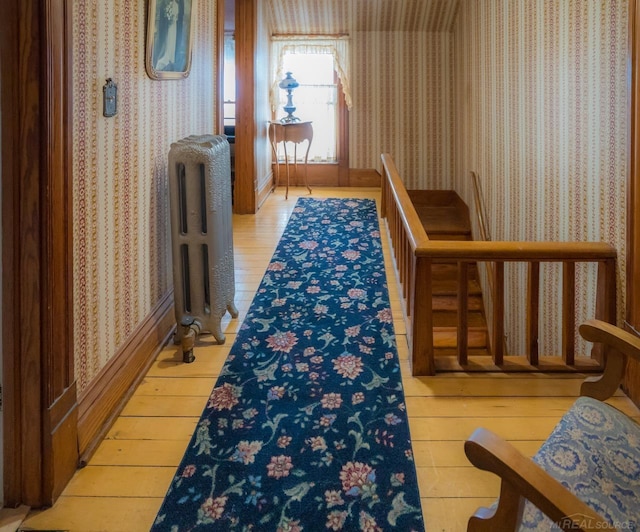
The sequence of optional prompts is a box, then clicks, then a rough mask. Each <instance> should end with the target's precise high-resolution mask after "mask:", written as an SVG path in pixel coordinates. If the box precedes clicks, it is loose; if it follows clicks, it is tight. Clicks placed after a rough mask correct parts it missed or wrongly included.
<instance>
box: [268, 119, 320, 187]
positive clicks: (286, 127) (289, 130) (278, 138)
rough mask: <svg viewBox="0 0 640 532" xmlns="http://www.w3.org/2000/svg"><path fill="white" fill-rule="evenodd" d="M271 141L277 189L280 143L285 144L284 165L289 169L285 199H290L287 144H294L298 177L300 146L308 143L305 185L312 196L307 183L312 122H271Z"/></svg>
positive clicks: (305, 161) (294, 157) (305, 159)
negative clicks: (305, 142)
mask: <svg viewBox="0 0 640 532" xmlns="http://www.w3.org/2000/svg"><path fill="white" fill-rule="evenodd" d="M269 140H270V141H271V149H272V150H273V158H274V161H275V165H276V187H277V186H278V184H279V183H280V164H279V163H278V143H280V142H284V165H285V168H286V169H287V190H286V192H285V195H284V197H285V199H287V198H288V197H289V157H288V156H287V142H293V162H294V167H295V172H296V176H297V175H298V144H301V143H302V142H304V141H307V151H306V153H305V154H304V184H305V186H306V187H307V189H308V190H309V194H311V187H310V186H309V183H308V182H307V158H308V157H309V148H311V141H312V140H313V127H312V126H311V122H289V123H284V124H283V123H282V122H275V121H274V122H269Z"/></svg>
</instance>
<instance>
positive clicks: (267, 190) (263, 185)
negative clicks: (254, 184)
mask: <svg viewBox="0 0 640 532" xmlns="http://www.w3.org/2000/svg"><path fill="white" fill-rule="evenodd" d="M273 186H274V177H273V171H272V170H270V171H269V173H268V174H267V175H266V176H265V177H264V178H263V179H260V181H259V183H258V209H260V207H262V204H263V203H264V202H265V201H266V200H267V198H268V197H269V194H271V192H272V190H273Z"/></svg>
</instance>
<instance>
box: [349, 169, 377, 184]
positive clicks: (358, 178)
mask: <svg viewBox="0 0 640 532" xmlns="http://www.w3.org/2000/svg"><path fill="white" fill-rule="evenodd" d="M381 179H382V178H381V176H380V174H379V173H378V171H377V170H375V169H374V168H362V169H358V168H351V169H350V170H349V186H350V187H373V188H376V187H380V186H381V183H382V181H381Z"/></svg>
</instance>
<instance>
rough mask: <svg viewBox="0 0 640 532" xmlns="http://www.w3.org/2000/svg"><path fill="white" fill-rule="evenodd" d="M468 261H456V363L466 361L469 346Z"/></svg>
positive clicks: (462, 363) (461, 363) (464, 362)
mask: <svg viewBox="0 0 640 532" xmlns="http://www.w3.org/2000/svg"><path fill="white" fill-rule="evenodd" d="M468 307H469V263H468V262H464V261H459V262H458V343H457V345H458V364H460V365H464V364H466V363H467V361H468V357H467V350H468V347H469V309H468Z"/></svg>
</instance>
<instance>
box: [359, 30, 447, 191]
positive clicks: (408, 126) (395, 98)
mask: <svg viewBox="0 0 640 532" xmlns="http://www.w3.org/2000/svg"><path fill="white" fill-rule="evenodd" d="M452 42H453V41H452V35H451V34H450V33H426V32H357V33H354V34H352V37H351V48H352V61H351V70H352V82H351V87H352V96H353V109H352V111H351V113H350V121H349V166H350V167H351V168H375V169H377V170H378V171H379V172H380V171H381V170H382V168H381V163H380V154H381V153H385V152H388V153H391V154H392V155H393V157H394V160H395V162H396V164H397V166H398V170H399V171H400V174H401V175H402V177H403V179H404V182H405V185H406V186H407V188H410V189H412V188H413V189H442V188H444V189H450V188H451V176H452V173H453V154H454V152H453V140H454V137H453V125H454V124H453V101H452V95H453V77H452V76H453V67H452V60H453V56H452V52H453V47H452Z"/></svg>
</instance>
